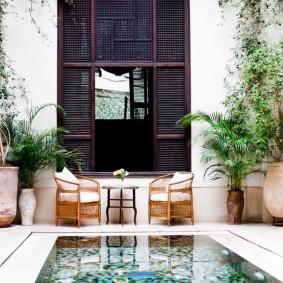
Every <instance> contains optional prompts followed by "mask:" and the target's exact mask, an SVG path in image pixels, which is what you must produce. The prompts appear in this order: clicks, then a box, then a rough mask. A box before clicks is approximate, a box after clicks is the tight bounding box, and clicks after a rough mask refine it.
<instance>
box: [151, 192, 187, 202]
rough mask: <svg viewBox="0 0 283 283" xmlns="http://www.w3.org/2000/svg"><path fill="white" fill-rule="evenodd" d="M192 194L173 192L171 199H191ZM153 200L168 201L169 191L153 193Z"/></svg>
mask: <svg viewBox="0 0 283 283" xmlns="http://www.w3.org/2000/svg"><path fill="white" fill-rule="evenodd" d="M190 199H191V196H190V194H186V193H171V201H189V200H190ZM150 200H152V201H168V193H157V194H152V195H151V197H150Z"/></svg>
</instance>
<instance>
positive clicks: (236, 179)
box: [178, 112, 263, 191]
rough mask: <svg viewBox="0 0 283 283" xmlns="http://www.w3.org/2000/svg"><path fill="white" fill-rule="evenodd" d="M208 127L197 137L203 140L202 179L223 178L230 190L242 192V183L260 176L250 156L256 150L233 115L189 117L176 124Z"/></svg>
mask: <svg viewBox="0 0 283 283" xmlns="http://www.w3.org/2000/svg"><path fill="white" fill-rule="evenodd" d="M194 122H199V123H205V124H208V127H207V128H206V129H205V130H203V131H202V132H201V133H200V134H199V136H197V138H200V137H201V138H203V143H202V149H203V151H202V153H201V159H200V160H201V163H202V164H204V167H205V171H204V176H205V177H206V176H207V177H209V179H210V180H212V181H215V180H218V179H224V180H226V182H227V186H228V187H229V189H230V190H232V191H241V190H242V189H241V188H242V181H243V180H244V179H247V178H248V177H250V176H251V175H254V174H257V173H263V172H262V171H261V170H260V169H258V167H257V166H258V164H257V162H256V160H255V158H254V155H253V154H252V153H253V152H254V150H255V148H254V143H253V136H252V134H251V133H250V131H249V130H248V128H245V127H244V126H243V124H241V123H239V121H237V120H236V119H234V118H233V117H232V116H229V115H225V114H222V113H218V112H215V113H212V114H207V113H204V112H198V113H196V114H188V115H186V116H184V117H183V118H182V119H181V120H179V121H178V125H179V126H182V127H186V126H188V125H190V124H191V123H194Z"/></svg>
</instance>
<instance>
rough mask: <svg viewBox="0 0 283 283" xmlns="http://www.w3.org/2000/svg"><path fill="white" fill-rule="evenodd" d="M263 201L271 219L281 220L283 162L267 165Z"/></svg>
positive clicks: (282, 208)
mask: <svg viewBox="0 0 283 283" xmlns="http://www.w3.org/2000/svg"><path fill="white" fill-rule="evenodd" d="M263 199H264V203H265V206H266V208H267V210H268V211H269V213H270V214H271V215H272V216H273V217H276V218H283V162H275V163H271V164H269V166H268V170H267V174H266V178H265V182H264V186H263Z"/></svg>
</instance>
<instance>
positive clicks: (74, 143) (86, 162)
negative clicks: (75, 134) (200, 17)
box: [64, 140, 92, 171]
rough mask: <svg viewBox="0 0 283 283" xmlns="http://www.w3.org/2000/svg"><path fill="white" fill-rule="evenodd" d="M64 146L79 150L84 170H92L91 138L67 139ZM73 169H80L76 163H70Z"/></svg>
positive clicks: (68, 148)
mask: <svg viewBox="0 0 283 283" xmlns="http://www.w3.org/2000/svg"><path fill="white" fill-rule="evenodd" d="M64 146H65V148H66V149H67V150H74V149H75V150H78V152H79V161H80V162H81V167H82V170H83V171H92V168H91V161H92V152H91V141H89V140H65V141H64ZM69 166H70V169H71V170H72V171H78V168H77V167H76V165H75V164H74V163H71V164H69Z"/></svg>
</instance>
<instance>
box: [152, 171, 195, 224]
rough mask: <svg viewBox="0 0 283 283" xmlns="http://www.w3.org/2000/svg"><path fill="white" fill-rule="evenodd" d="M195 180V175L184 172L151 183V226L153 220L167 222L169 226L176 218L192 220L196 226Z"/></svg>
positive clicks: (159, 178)
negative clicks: (194, 205)
mask: <svg viewBox="0 0 283 283" xmlns="http://www.w3.org/2000/svg"><path fill="white" fill-rule="evenodd" d="M193 179H194V174H193V173H190V172H184V173H175V174H174V173H171V174H167V175H163V176H160V177H158V178H156V179H154V180H153V181H151V182H150V184H149V198H148V222H149V224H150V222H151V219H152V218H157V219H164V220H167V224H168V226H170V222H171V220H173V221H174V219H175V218H190V219H191V223H192V224H194V208H193V190H192V183H193Z"/></svg>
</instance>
